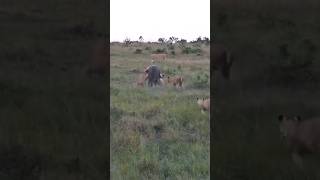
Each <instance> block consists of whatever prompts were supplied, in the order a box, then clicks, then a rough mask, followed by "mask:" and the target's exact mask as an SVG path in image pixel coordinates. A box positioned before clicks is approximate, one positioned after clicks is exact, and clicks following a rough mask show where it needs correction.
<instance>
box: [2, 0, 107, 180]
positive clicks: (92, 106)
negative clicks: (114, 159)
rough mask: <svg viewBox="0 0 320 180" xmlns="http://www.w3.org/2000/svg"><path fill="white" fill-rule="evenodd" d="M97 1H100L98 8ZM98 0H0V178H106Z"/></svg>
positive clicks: (100, 24)
mask: <svg viewBox="0 0 320 180" xmlns="http://www.w3.org/2000/svg"><path fill="white" fill-rule="evenodd" d="M99 3H100V4H99ZM103 4H104V2H103V1H100V2H98V1H90V2H89V1H81V2H80V1H73V0H66V1H61V0H58V1H46V2H44V1H43V2H42V1H38V3H34V2H33V3H31V2H30V1H24V0H22V1H19V3H16V2H13V1H1V3H0V7H1V8H0V19H1V25H0V37H1V42H0V57H1V61H0V99H1V100H0V179H48V180H50V179H70V180H71V179H77V180H79V179H105V176H106V174H105V172H106V168H105V167H106V163H107V162H106V159H107V153H106V152H107V149H106V148H107V143H106V127H107V121H106V120H107V114H106V109H107V107H108V104H107V101H106V99H107V93H106V91H107V90H106V88H107V85H106V80H107V78H106V77H105V78H100V79H92V78H89V77H87V76H86V74H85V70H86V68H87V64H88V61H90V57H91V53H92V46H93V45H94V44H95V42H96V41H97V40H98V39H101V38H102V37H101V34H102V33H103V32H104V28H103V26H104V22H105V20H104V16H103V14H104V8H103V7H104V6H103Z"/></svg>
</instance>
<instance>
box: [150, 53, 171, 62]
mask: <svg viewBox="0 0 320 180" xmlns="http://www.w3.org/2000/svg"><path fill="white" fill-rule="evenodd" d="M167 58H168V55H167V54H151V59H152V60H162V61H163V60H166V59H167Z"/></svg>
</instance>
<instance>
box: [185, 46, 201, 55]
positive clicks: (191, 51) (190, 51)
mask: <svg viewBox="0 0 320 180" xmlns="http://www.w3.org/2000/svg"><path fill="white" fill-rule="evenodd" d="M201 52H202V50H201V49H200V48H191V47H184V48H183V49H182V53H183V54H199V53H201Z"/></svg>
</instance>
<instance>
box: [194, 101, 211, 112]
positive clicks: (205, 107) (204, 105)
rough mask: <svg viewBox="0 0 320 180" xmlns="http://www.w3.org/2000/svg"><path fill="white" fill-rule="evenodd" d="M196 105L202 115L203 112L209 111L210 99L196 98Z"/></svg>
mask: <svg viewBox="0 0 320 180" xmlns="http://www.w3.org/2000/svg"><path fill="white" fill-rule="evenodd" d="M197 104H198V105H199V107H200V109H201V113H204V111H210V98H208V99H205V98H202V99H201V98H197Z"/></svg>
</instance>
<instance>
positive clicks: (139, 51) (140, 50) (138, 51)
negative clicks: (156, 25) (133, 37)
mask: <svg viewBox="0 0 320 180" xmlns="http://www.w3.org/2000/svg"><path fill="white" fill-rule="evenodd" d="M134 53H135V54H142V49H136V51H135V52H134Z"/></svg>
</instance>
